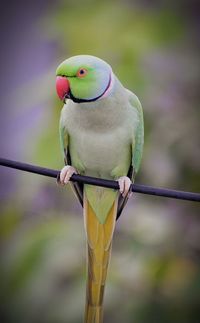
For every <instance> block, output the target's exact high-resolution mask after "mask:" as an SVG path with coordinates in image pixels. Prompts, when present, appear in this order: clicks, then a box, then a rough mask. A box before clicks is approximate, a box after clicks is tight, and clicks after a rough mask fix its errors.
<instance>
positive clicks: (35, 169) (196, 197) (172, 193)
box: [0, 158, 200, 202]
mask: <svg viewBox="0 0 200 323" xmlns="http://www.w3.org/2000/svg"><path fill="white" fill-rule="evenodd" d="M0 165H1V166H5V167H10V168H15V169H19V170H22V171H25V172H30V173H34V174H39V175H44V176H48V177H53V178H58V177H59V174H60V171H59V170H55V169H49V168H45V167H40V166H35V165H30V164H26V163H21V162H18V161H15V160H9V159H5V158H0ZM70 180H71V181H72V182H79V183H85V184H90V185H96V186H103V187H108V188H113V189H119V185H118V182H116V181H112V180H108V179H100V178H95V177H89V176H82V175H76V174H74V175H72V177H71V179H70ZM132 192H136V193H142V194H147V195H154V196H163V197H168V198H175V199H180V200H188V201H195V202H200V194H199V193H192V192H184V191H176V190H171V189H166V188H158V187H153V186H146V185H139V184H133V185H132Z"/></svg>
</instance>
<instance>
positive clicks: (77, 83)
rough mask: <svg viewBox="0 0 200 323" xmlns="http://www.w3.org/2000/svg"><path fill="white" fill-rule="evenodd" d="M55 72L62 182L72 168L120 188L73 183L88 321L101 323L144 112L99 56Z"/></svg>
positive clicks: (136, 164)
mask: <svg viewBox="0 0 200 323" xmlns="http://www.w3.org/2000/svg"><path fill="white" fill-rule="evenodd" d="M56 76H57V77H56V90H57V94H58V96H59V98H60V99H61V100H62V101H63V102H64V106H63V109H62V112H61V118H60V139H61V146H62V151H63V153H64V160H65V165H66V166H64V168H63V169H62V170H61V172H60V179H59V182H60V184H62V185H64V184H67V183H68V182H69V180H70V177H71V176H72V174H74V173H78V174H81V175H88V176H94V177H98V178H106V179H112V180H117V181H118V183H119V191H117V190H113V189H109V188H104V187H97V186H91V185H86V184H84V185H82V184H79V183H73V184H72V187H73V190H74V192H75V194H76V196H77V197H78V199H79V201H80V203H81V204H82V206H83V213H84V225H85V231H86V239H87V263H88V275H87V291H86V307H85V320H84V322H85V323H100V322H103V296H104V287H105V281H106V275H107V268H108V264H109V259H110V254H111V246H112V238H113V232H114V228H115V222H116V218H118V217H119V215H120V214H121V212H122V209H123V208H124V206H125V204H126V202H127V200H128V198H129V196H130V187H131V183H132V182H133V181H134V179H135V175H136V173H137V172H138V169H139V167H140V163H141V157H142V151H143V142H144V125H143V111H142V106H141V104H140V101H139V100H138V98H137V96H136V95H135V94H133V93H132V92H130V91H129V90H127V89H126V88H124V87H123V85H122V84H121V83H120V81H119V80H118V78H117V77H116V76H115V74H114V73H113V71H112V68H111V66H110V65H109V64H107V63H106V62H105V61H103V60H102V59H100V58H97V57H94V56H90V55H78V56H73V57H71V58H69V59H67V60H65V61H64V62H62V63H61V64H60V65H59V66H58V68H57V71H56Z"/></svg>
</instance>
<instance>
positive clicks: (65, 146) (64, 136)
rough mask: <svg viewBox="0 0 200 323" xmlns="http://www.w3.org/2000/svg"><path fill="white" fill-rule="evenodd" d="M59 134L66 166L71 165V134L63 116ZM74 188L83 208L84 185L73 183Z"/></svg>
mask: <svg viewBox="0 0 200 323" xmlns="http://www.w3.org/2000/svg"><path fill="white" fill-rule="evenodd" d="M59 133H60V144H61V149H62V153H63V155H64V156H63V157H64V162H65V165H71V157H70V151H69V134H68V132H67V129H66V128H65V127H64V125H63V123H62V115H61V118H60V126H59ZM72 188H73V191H74V193H75V195H76V196H77V198H78V199H79V202H80V203H81V205H82V206H83V185H82V184H80V183H75V182H74V183H72Z"/></svg>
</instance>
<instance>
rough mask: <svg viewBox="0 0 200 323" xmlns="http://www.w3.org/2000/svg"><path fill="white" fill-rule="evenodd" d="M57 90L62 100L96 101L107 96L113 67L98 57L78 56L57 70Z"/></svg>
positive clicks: (67, 60) (63, 63)
mask: <svg viewBox="0 0 200 323" xmlns="http://www.w3.org/2000/svg"><path fill="white" fill-rule="evenodd" d="M56 76H57V78H56V89H57V93H58V96H59V97H60V99H61V100H65V99H66V98H68V99H71V100H73V101H74V102H77V103H80V102H91V101H96V100H98V99H100V98H102V97H104V96H105V95H106V93H107V92H108V90H109V88H110V86H111V83H112V82H111V81H112V69H111V67H110V66H109V65H108V64H107V63H106V62H104V61H103V60H101V59H100V58H98V57H95V56H90V55H78V56H73V57H70V58H69V59H66V60H65V61H64V62H62V63H61V64H60V65H59V66H58V68H57V70H56Z"/></svg>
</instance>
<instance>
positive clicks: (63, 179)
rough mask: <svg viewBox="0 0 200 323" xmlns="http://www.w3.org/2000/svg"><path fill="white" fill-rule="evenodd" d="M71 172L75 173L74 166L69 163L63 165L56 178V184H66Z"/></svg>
mask: <svg viewBox="0 0 200 323" xmlns="http://www.w3.org/2000/svg"><path fill="white" fill-rule="evenodd" d="M73 174H77V171H76V169H75V168H74V167H72V166H69V165H67V166H64V167H63V168H62V169H61V172H60V177H59V178H58V180H57V182H58V184H61V185H65V184H68V183H69V181H70V178H71V176H72V175H73Z"/></svg>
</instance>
